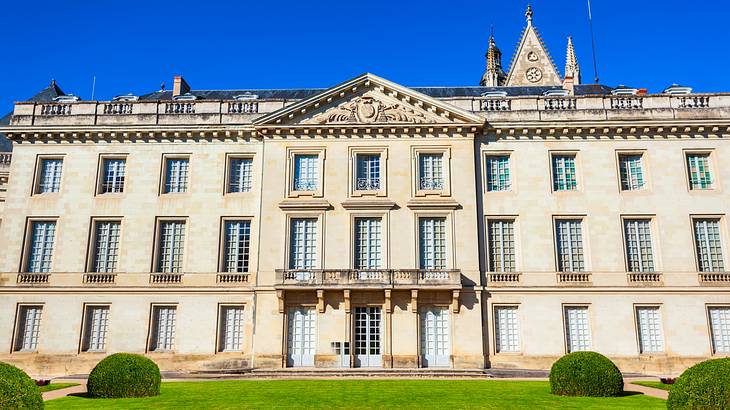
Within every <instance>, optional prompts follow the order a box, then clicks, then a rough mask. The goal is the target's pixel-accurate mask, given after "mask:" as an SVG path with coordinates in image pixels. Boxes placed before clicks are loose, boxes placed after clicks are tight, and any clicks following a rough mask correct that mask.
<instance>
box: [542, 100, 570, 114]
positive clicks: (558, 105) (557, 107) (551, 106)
mask: <svg viewBox="0 0 730 410" xmlns="http://www.w3.org/2000/svg"><path fill="white" fill-rule="evenodd" d="M577 101H578V100H577V99H576V98H546V99H545V100H544V102H545V110H547V111H565V110H575V109H576V106H577Z"/></svg>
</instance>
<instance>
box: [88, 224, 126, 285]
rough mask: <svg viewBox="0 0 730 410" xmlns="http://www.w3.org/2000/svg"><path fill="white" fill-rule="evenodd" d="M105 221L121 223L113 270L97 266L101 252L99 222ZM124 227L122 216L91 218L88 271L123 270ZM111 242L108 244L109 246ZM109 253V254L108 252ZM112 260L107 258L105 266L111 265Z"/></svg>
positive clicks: (115, 271) (116, 271) (112, 271)
mask: <svg viewBox="0 0 730 410" xmlns="http://www.w3.org/2000/svg"><path fill="white" fill-rule="evenodd" d="M103 223H117V224H119V238H118V240H117V254H116V259H117V260H116V264H115V266H114V269H112V270H108V269H105V270H99V269H98V266H97V263H96V261H97V256H98V253H99V247H98V228H99V224H103ZM123 229H124V224H123V223H122V218H107V217H101V218H96V217H92V218H91V226H90V229H89V247H88V249H89V252H88V258H87V262H86V271H87V272H90V273H118V272H120V271H121V269H120V266H121V257H122V237H123V232H124V231H123ZM109 244H110V243H108V244H107V246H108V245H109ZM107 255H109V254H107ZM109 264H110V262H109V261H108V260H107V261H106V262H105V266H109Z"/></svg>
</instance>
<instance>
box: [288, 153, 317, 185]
mask: <svg viewBox="0 0 730 410" xmlns="http://www.w3.org/2000/svg"><path fill="white" fill-rule="evenodd" d="M318 180H319V156H318V155H311V154H307V155H300V154H297V155H294V190H295V191H316V190H317V187H318V186H319V181H318Z"/></svg>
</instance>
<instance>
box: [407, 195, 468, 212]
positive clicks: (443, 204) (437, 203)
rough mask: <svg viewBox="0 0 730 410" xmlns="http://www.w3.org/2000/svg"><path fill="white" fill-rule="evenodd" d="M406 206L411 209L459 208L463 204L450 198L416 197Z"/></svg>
mask: <svg viewBox="0 0 730 410" xmlns="http://www.w3.org/2000/svg"><path fill="white" fill-rule="evenodd" d="M406 206H407V207H408V208H410V209H415V210H417V209H449V210H454V209H459V208H461V204H459V203H458V202H456V201H454V200H453V199H450V198H416V199H411V200H410V201H408V203H407V204H406Z"/></svg>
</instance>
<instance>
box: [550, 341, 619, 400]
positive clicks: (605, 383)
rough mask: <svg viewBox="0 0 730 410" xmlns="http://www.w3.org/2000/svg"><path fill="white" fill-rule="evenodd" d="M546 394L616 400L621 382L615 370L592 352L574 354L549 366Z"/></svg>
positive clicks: (613, 366) (613, 365) (607, 361)
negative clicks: (548, 383) (613, 397)
mask: <svg viewBox="0 0 730 410" xmlns="http://www.w3.org/2000/svg"><path fill="white" fill-rule="evenodd" d="M550 391H551V392H552V394H556V395H560V396H589V397H612V396H619V395H621V394H622V393H623V391H624V379H623V376H622V375H621V372H620V371H619V369H618V367H616V365H615V364H613V362H612V361H611V360H610V359H609V358H607V357H606V356H603V355H602V354H599V353H595V352H574V353H569V354H567V355H565V356H563V357H561V358H560V359H558V361H557V362H555V363H554V364H553V367H552V368H551V369H550Z"/></svg>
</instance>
